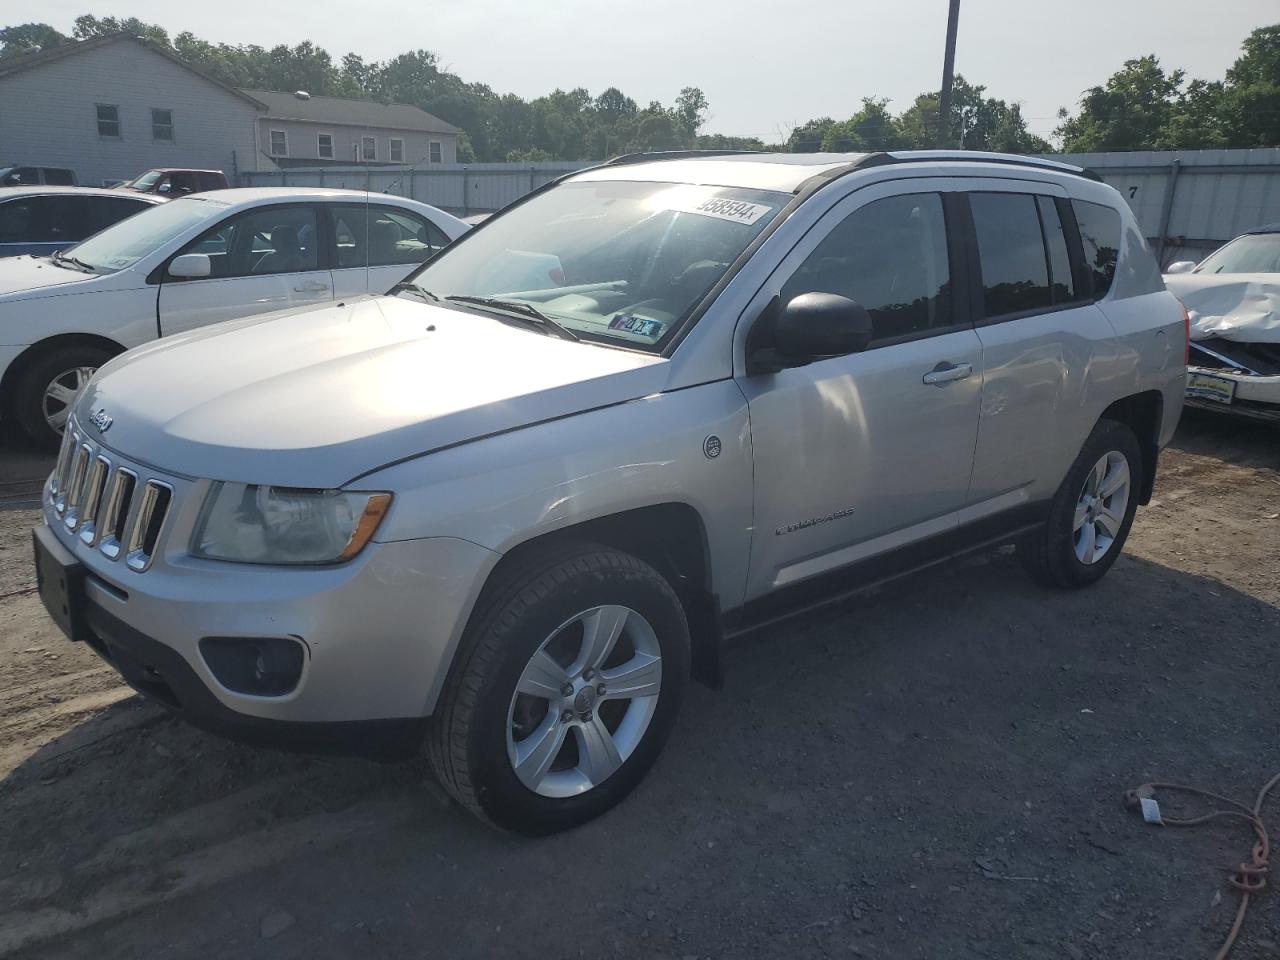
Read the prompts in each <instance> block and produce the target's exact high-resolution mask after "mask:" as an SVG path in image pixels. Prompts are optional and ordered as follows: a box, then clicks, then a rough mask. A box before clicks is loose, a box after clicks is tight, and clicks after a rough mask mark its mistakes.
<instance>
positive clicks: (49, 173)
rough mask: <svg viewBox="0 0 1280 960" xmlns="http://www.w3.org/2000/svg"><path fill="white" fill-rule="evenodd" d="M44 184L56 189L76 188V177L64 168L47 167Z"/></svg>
mask: <svg viewBox="0 0 1280 960" xmlns="http://www.w3.org/2000/svg"><path fill="white" fill-rule="evenodd" d="M44 182H45V183H47V184H49V185H51V186H55V187H74V186H75V185H76V175H75V174H74V173H72V172H71V171H70V170H64V169H63V168H62V167H45V168H44Z"/></svg>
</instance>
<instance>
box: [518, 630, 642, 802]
mask: <svg viewBox="0 0 1280 960" xmlns="http://www.w3.org/2000/svg"><path fill="white" fill-rule="evenodd" d="M661 687H662V652H661V647H660V646H659V644H658V638H657V635H656V634H655V633H654V630H653V627H652V626H651V625H650V624H649V621H648V620H646V619H645V618H644V617H643V616H641V615H640V614H639V613H637V612H636V611H635V610H632V609H631V608H630V607H623V606H601V607H593V608H592V609H590V610H584V611H582V612H581V613H579V614H577V615H576V616H574V617H572V618H570V619H569V620H567V621H565V622H564V623H563V624H561V625H560V626H559V627H557V628H556V629H555V630H554V631H553V632H552V633H551V635H550V636H549V637H547V639H546V640H544V641H543V642H542V644H541V645H540V646H539V647H538V649H537V651H536V652H535V653H534V655H533V657H532V658H531V659H530V661H529V663H528V664H527V665H526V666H525V668H524V671H523V672H522V673H521V675H520V679H519V681H518V682H517V683H516V690H515V693H514V694H513V696H512V698H511V706H510V708H509V709H508V712H507V758H508V759H509V760H510V762H511V768H512V769H513V770H514V771H515V774H516V776H517V777H518V778H519V780H520V782H521V783H523V784H524V785H525V787H527V788H528V789H529V790H532V791H533V792H534V793H536V794H538V795H539V796H543V797H571V796H575V795H578V794H581V793H585V792H586V791H588V790H590V789H592V788H593V787H597V786H599V785H600V784H601V783H603V782H604V781H605V780H606V779H608V778H609V777H610V776H612V775H613V774H614V773H616V772H617V770H618V768H619V767H621V766H622V764H623V763H625V762H626V760H627V758H628V757H629V756H630V755H631V754H632V753H633V752H634V751H635V749H636V747H638V746H639V745H640V741H641V740H642V739H643V738H644V735H645V731H647V730H648V729H649V724H650V722H651V721H652V720H653V715H654V711H655V710H656V709H657V705H658V694H659V693H660V692H661Z"/></svg>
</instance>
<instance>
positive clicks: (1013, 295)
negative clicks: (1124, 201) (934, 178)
mask: <svg viewBox="0 0 1280 960" xmlns="http://www.w3.org/2000/svg"><path fill="white" fill-rule="evenodd" d="M967 200H968V209H969V211H970V213H971V229H972V235H971V237H972V243H973V244H974V245H975V248H976V253H977V255H976V256H975V257H972V258H971V260H972V261H973V262H974V272H973V274H972V287H973V290H974V293H975V296H974V301H975V302H974V304H973V310H974V313H975V317H976V320H975V325H976V329H977V333H978V337H979V338H980V339H981V341H982V358H983V384H982V416H981V419H980V421H979V424H978V443H977V449H976V452H975V455H974V467H973V481H972V483H971V485H970V491H969V503H970V507H971V509H972V510H973V511H975V512H978V513H991V512H996V511H998V510H1002V509H1006V508H1015V507H1018V506H1020V505H1023V504H1028V503H1036V502H1043V501H1045V500H1047V499H1048V498H1049V497H1051V496H1052V495H1053V493H1054V491H1055V490H1056V489H1057V485H1058V483H1059V482H1060V481H1061V479H1062V476H1063V475H1064V474H1065V472H1066V470H1067V468H1068V466H1069V465H1070V463H1071V461H1072V460H1073V459H1074V458H1075V455H1076V453H1077V451H1078V450H1079V448H1080V445H1081V444H1082V443H1083V440H1084V436H1085V435H1087V433H1088V430H1089V428H1090V426H1091V423H1086V422H1085V421H1086V420H1088V419H1089V417H1088V416H1087V415H1086V412H1085V411H1086V409H1087V408H1089V406H1090V401H1089V397H1088V395H1087V389H1086V387H1087V381H1088V377H1089V374H1090V369H1091V366H1093V365H1095V364H1097V363H1099V362H1102V363H1105V362H1106V360H1105V358H1104V357H1099V356H1098V355H1097V352H1096V351H1097V345H1098V344H1099V343H1105V342H1107V341H1109V340H1110V338H1111V337H1112V336H1113V331H1112V329H1111V326H1110V324H1109V323H1108V322H1107V319H1106V317H1105V316H1103V314H1102V312H1101V311H1100V310H1098V308H1097V307H1096V306H1094V304H1093V303H1092V301H1091V299H1090V296H1089V293H1088V283H1087V280H1083V281H1082V278H1081V276H1080V264H1079V253H1078V250H1079V241H1078V239H1077V233H1076V227H1075V219H1074V215H1073V214H1072V212H1071V205H1070V203H1069V202H1068V201H1067V198H1066V192H1065V191H1064V190H1062V188H1061V187H1058V186H1057V185H1055V184H1048V183H1044V184H1038V183H1034V182H1029V181H1026V180H1020V181H983V182H980V184H975V186H974V189H973V190H972V191H970V192H969V193H968V194H967Z"/></svg>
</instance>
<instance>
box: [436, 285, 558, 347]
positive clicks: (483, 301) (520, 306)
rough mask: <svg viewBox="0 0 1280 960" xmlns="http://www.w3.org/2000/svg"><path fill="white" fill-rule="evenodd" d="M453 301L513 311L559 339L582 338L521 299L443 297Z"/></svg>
mask: <svg viewBox="0 0 1280 960" xmlns="http://www.w3.org/2000/svg"><path fill="white" fill-rule="evenodd" d="M445 299H446V300H451V301H453V302H454V303H471V304H475V305H476V306H477V307H488V308H489V309H490V310H502V311H506V312H507V313H514V314H516V315H517V316H518V317H520V318H521V319H522V320H529V321H532V322H533V323H534V324H535V325H536V327H537V329H538V330H540V331H542V332H543V333H546V334H548V335H550V336H553V337H559V338H560V339H561V340H573V341H575V342H576V341H580V340H581V339H582V338H581V337H580V336H578V335H577V334H576V333H574V332H573V331H572V330H570V329H569V328H568V327H566V326H563V325H561V324H559V323H557V322H556V321H554V320H552V319H551V318H550V317H548V316H547V315H546V314H545V313H543V312H542V311H541V310H539V309H538V308H537V307H535V306H534V305H533V304H531V303H525V302H524V301H522V300H500V299H498V298H496V297H468V296H462V295H455V296H452V297H445Z"/></svg>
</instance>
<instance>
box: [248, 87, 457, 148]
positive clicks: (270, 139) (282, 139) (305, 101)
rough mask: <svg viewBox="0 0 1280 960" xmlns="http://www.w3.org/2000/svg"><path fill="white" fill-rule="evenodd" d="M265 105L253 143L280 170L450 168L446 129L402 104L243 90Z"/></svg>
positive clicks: (452, 138)
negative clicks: (377, 166) (433, 165)
mask: <svg viewBox="0 0 1280 960" xmlns="http://www.w3.org/2000/svg"><path fill="white" fill-rule="evenodd" d="M241 92H242V93H244V94H245V95H246V96H249V97H252V98H253V99H254V100H257V101H260V102H261V103H263V104H264V105H265V108H266V109H265V113H264V114H263V115H262V116H260V117H259V118H258V142H259V143H260V144H261V145H262V149H263V152H264V153H266V155H267V156H268V157H270V158H271V160H272V161H274V162H275V164H276V165H277V166H279V167H315V166H322V165H328V164H334V165H337V164H343V165H350V164H352V163H376V164H397V165H398V164H417V163H422V164H424V165H426V164H431V163H455V162H456V161H457V158H458V136H459V135H460V134H461V133H462V131H461V130H459V129H458V128H457V127H455V126H454V125H453V124H451V123H446V122H445V121H443V120H441V119H440V118H439V117H434V116H432V115H431V114H429V113H427V112H426V111H425V110H419V109H418V108H417V107H413V106H409V105H408V104H404V103H374V102H372V101H368V100H345V99H342V98H339V97H313V96H311V95H309V94H307V93H305V92H302V91H299V92H298V93H273V92H271V91H269V90H243V91H241Z"/></svg>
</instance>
